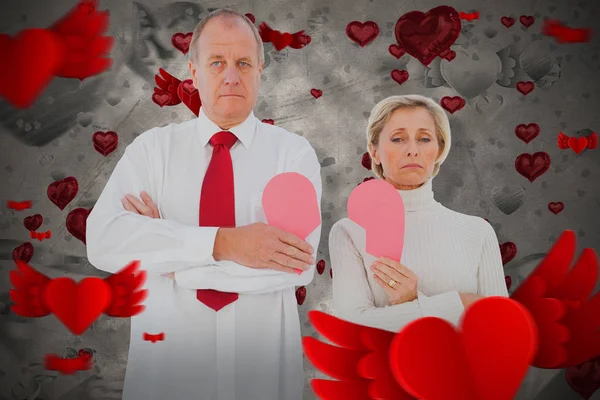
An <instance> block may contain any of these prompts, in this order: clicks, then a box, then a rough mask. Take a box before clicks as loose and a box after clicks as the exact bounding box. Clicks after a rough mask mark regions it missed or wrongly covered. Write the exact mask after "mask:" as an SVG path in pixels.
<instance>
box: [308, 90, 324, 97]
mask: <svg viewBox="0 0 600 400" xmlns="http://www.w3.org/2000/svg"><path fill="white" fill-rule="evenodd" d="M310 94H312V96H313V97H314V98H315V99H318V98H319V97H321V96H322V95H323V91H322V90H321V89H310Z"/></svg>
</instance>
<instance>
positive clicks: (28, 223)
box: [23, 214, 44, 231]
mask: <svg viewBox="0 0 600 400" xmlns="http://www.w3.org/2000/svg"><path fill="white" fill-rule="evenodd" d="M43 222H44V217H42V215H41V214H35V215H31V216H29V217H25V219H23V225H25V229H27V230H28V231H37V230H38V228H39V227H40V226H42V223H43Z"/></svg>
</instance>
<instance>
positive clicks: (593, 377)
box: [566, 357, 600, 400]
mask: <svg viewBox="0 0 600 400" xmlns="http://www.w3.org/2000/svg"><path fill="white" fill-rule="evenodd" d="M566 379H567V383H568V384H569V386H571V387H572V388H573V390H575V391H576V392H577V393H579V394H580V395H581V397H582V398H584V399H585V400H587V399H589V398H590V397H592V395H593V394H594V393H595V392H596V390H598V389H599V388H600V357H597V358H594V359H592V360H590V361H587V362H584V363H583V364H581V365H578V366H575V367H569V368H567V375H566Z"/></svg>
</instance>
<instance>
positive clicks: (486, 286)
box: [329, 95, 508, 332]
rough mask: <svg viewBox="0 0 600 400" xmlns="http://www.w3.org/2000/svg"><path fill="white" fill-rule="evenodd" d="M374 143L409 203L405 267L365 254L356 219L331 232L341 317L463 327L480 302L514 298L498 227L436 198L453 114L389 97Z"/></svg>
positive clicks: (377, 158)
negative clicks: (438, 321)
mask: <svg viewBox="0 0 600 400" xmlns="http://www.w3.org/2000/svg"><path fill="white" fill-rule="evenodd" d="M367 142H368V145H367V149H368V151H369V154H370V156H371V166H372V170H373V172H374V173H375V175H377V177H379V178H380V179H384V180H385V181H386V182H389V183H390V184H392V185H393V186H394V187H395V188H396V189H397V190H398V192H399V193H400V195H401V196H402V200H403V202H404V207H405V221H406V222H405V229H406V230H405V237H404V248H403V254H402V259H401V260H400V263H398V262H395V261H393V260H390V259H387V258H380V259H376V258H375V257H373V256H372V255H370V254H367V253H366V251H365V248H366V244H365V237H366V235H365V231H364V229H363V228H362V227H361V226H359V225H358V224H356V223H355V222H353V221H352V220H350V219H348V218H343V219H342V220H340V221H338V222H336V223H335V224H334V225H333V227H332V228H331V231H330V234H329V255H330V259H331V266H332V270H333V307H334V311H335V313H336V315H337V316H339V317H340V318H342V319H345V320H348V321H352V322H355V323H359V324H361V325H367V326H373V327H377V328H381V329H386V330H389V331H394V332H397V331H399V330H400V329H401V328H402V327H403V326H404V325H406V324H407V323H409V322H411V321H413V320H415V319H418V318H421V317H424V316H436V317H439V318H442V319H445V320H447V321H449V322H451V323H453V324H455V325H457V323H458V322H459V320H460V317H461V315H462V313H463V311H464V309H465V307H468V306H469V305H470V304H471V303H473V302H474V301H476V300H477V299H480V298H482V297H484V296H505V297H507V296H508V291H507V289H506V283H505V281H504V273H503V268H502V257H501V255H500V247H499V244H498V239H497V238H496V234H495V232H494V230H493V228H492V227H491V225H490V224H489V223H488V222H486V221H485V220H484V219H483V218H480V217H475V216H470V215H465V214H461V213H458V212H456V211H452V210H450V209H448V208H446V207H444V206H443V205H441V204H440V203H438V202H437V201H436V200H435V199H434V195H433V191H432V179H433V178H434V177H435V176H436V175H437V173H438V172H439V169H440V165H441V164H442V163H443V162H444V160H445V159H446V157H447V155H448V152H449V150H450V124H449V122H448V118H447V117H446V113H445V112H444V110H443V109H442V108H441V107H440V106H439V105H438V104H437V103H435V102H434V101H432V100H431V99H428V98H426V97H423V96H417V95H412V96H392V97H388V98H387V99H384V100H382V101H381V102H379V103H378V104H377V105H376V106H375V107H374V108H373V110H372V112H371V116H370V118H369V122H368V127H367ZM389 212H390V213H393V212H397V211H396V210H389Z"/></svg>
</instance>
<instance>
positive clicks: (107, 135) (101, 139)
mask: <svg viewBox="0 0 600 400" xmlns="http://www.w3.org/2000/svg"><path fill="white" fill-rule="evenodd" d="M92 142H93V143H94V149H95V150H96V151H97V152H98V153H100V154H102V155H103V156H104V157H106V156H108V155H109V154H110V153H112V152H113V151H115V149H116V148H117V146H118V145H119V136H117V134H116V132H113V131H108V132H96V133H94V134H93V135H92Z"/></svg>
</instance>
